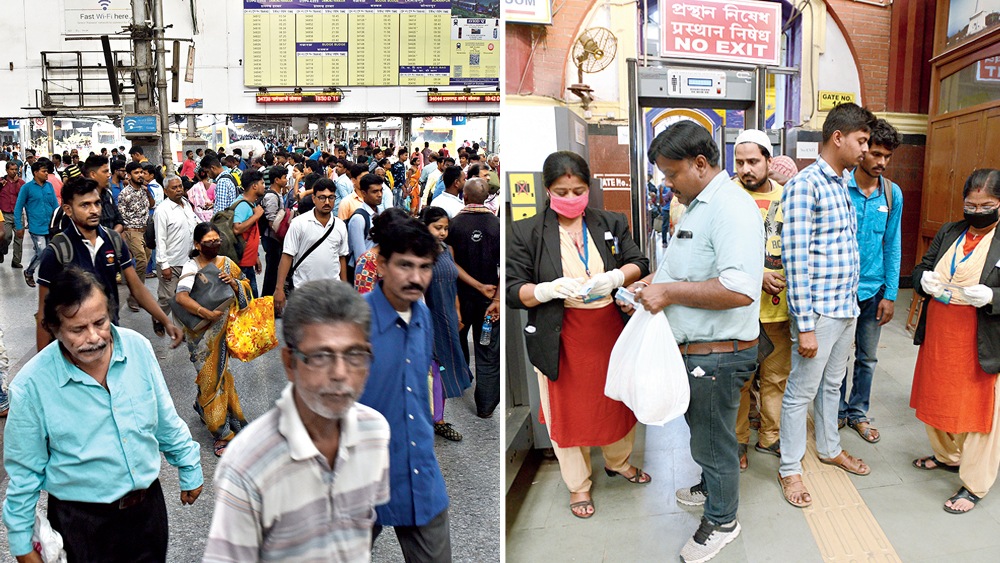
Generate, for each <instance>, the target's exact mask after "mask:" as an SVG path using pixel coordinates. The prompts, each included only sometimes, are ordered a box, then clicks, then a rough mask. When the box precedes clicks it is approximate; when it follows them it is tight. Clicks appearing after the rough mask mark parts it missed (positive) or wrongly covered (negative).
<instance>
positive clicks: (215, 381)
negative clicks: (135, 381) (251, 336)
mask: <svg viewBox="0 0 1000 563" xmlns="http://www.w3.org/2000/svg"><path fill="white" fill-rule="evenodd" d="M221 243H222V240H221V239H220V238H219V230H218V229H217V228H216V227H215V225H213V224H211V223H200V224H198V226H196V227H195V229H194V248H195V249H194V251H193V252H192V254H193V255H194V256H193V257H192V258H191V259H190V260H188V262H187V264H185V265H184V268H183V270H182V271H181V276H180V279H179V281H178V282H177V303H178V304H179V305H181V306H182V307H184V309H185V310H187V311H188V312H189V313H191V314H193V315H197V316H199V317H201V318H203V319H205V320H207V321H210V323H209V324H208V326H207V327H205V328H202V329H200V330H198V331H193V330H191V329H190V328H188V327H185V328H184V335H185V340H187V344H188V350H189V351H190V352H191V362H192V363H193V364H194V365H195V368H197V370H198V377H197V378H196V379H195V384H196V385H197V386H198V398H197V400H196V401H195V403H194V410H195V411H196V412H197V413H198V415H199V416H201V420H202V422H204V423H205V425H206V426H207V427H208V431H209V432H211V433H212V437H213V438H215V445H214V452H215V455H216V456H221V455H222V452H223V451H225V449H226V445H228V444H229V440H232V439H233V437H234V436H235V435H236V433H237V432H239V431H240V430H242V429H243V428H245V427H246V425H247V421H246V419H245V418H244V417H243V409H242V408H241V407H240V398H239V397H238V396H237V395H236V385H235V382H234V380H233V376H232V374H231V373H229V348H228V346H227V345H226V329H227V328H228V325H229V313H230V311H235V310H239V309H245V308H246V307H247V305H249V304H250V301H251V295H250V284H249V282H248V281H247V280H246V278H245V277H244V276H243V273H242V272H241V271H240V267H239V265H238V264H236V263H235V262H233V261H232V260H230V259H229V258H227V257H225V256H219V247H220V245H221ZM212 264H214V265H215V267H216V268H218V269H219V270H220V272H219V274H218V276H219V279H220V280H222V282H223V283H225V284H227V285H229V286H230V287H231V288H232V289H233V294H234V297H235V301H234V302H233V303H232V305H231V306H230V308H229V309H226V310H213V309H208V308H206V307H204V306H203V305H201V304H199V303H198V302H196V301H195V300H194V299H193V298H192V297H191V295H190V292H191V289H192V288H193V287H194V283H195V278H196V275H197V274H198V272H200V271H201V270H202V269H203V268H205V267H206V266H209V265H212Z"/></svg>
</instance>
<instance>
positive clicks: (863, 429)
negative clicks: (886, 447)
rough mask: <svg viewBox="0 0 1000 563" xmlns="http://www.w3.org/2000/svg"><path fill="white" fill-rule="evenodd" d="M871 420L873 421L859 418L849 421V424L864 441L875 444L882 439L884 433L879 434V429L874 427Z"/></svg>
mask: <svg viewBox="0 0 1000 563" xmlns="http://www.w3.org/2000/svg"><path fill="white" fill-rule="evenodd" d="M869 422H871V421H869V420H858V421H856V422H849V423H847V425H848V426H850V427H851V428H853V429H854V431H855V432H857V433H858V435H859V436H861V438H862V439H863V440H864V441H866V442H868V443H869V444H874V443H876V442H878V441H879V440H881V439H882V435H881V434H879V431H878V430H877V429H875V428H874V427H872V425H871V424H868V423H869ZM873 436H874V437H873Z"/></svg>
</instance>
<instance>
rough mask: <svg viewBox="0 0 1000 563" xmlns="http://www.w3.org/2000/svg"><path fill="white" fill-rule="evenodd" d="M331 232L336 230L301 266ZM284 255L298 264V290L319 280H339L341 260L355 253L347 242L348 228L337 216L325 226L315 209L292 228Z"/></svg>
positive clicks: (289, 227)
mask: <svg viewBox="0 0 1000 563" xmlns="http://www.w3.org/2000/svg"><path fill="white" fill-rule="evenodd" d="M331 223H332V225H331ZM327 229H333V232H332V233H330V236H328V237H326V240H324V241H323V244H321V245H320V246H319V248H317V249H316V250H313V251H312V253H310V254H309V256H307V257H306V259H305V261H304V262H302V263H301V264H300V263H299V261H300V260H301V258H302V255H303V254H305V252H306V251H307V250H309V248H310V247H312V245H313V244H315V243H316V241H318V240H319V238H320V237H321V236H323V233H325V232H326V231H327ZM281 252H282V254H288V255H289V256H291V257H292V264H293V265H295V273H294V274H293V275H292V283H293V284H294V285H295V287H302V284H305V283H306V282H311V281H315V280H327V279H329V280H339V279H340V257H341V256H347V255H348V254H350V253H351V249H350V246H348V243H347V225H346V224H345V223H344V222H343V221H341V220H339V219H337V218H336V217H334V216H333V215H330V218H329V219H328V220H327V222H326V225H324V224H323V223H320V222H319V219H317V218H316V210H315V209H313V210H312V211H310V212H309V213H303V214H302V215H299V216H298V217H296V218H294V219H292V222H291V224H289V225H288V232H287V233H285V240H284V242H283V243H282V248H281Z"/></svg>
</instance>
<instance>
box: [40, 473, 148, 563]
mask: <svg viewBox="0 0 1000 563" xmlns="http://www.w3.org/2000/svg"><path fill="white" fill-rule="evenodd" d="M49 523H51V524H52V529H54V530H55V531H57V532H59V533H60V534H61V535H62V537H63V547H64V548H65V549H66V556H67V561H68V563H166V560H167V505H166V503H165V502H164V500H163V489H162V488H160V480H159V479H157V480H155V481H153V484H152V485H150V486H149V489H148V491H147V492H146V497H145V499H143V501H142V502H140V503H139V504H136V505H135V506H131V507H129V508H125V509H119V508H118V507H117V505H107V504H94V503H89V502H76V501H67V500H59V499H57V498H56V497H54V496H52V495H49Z"/></svg>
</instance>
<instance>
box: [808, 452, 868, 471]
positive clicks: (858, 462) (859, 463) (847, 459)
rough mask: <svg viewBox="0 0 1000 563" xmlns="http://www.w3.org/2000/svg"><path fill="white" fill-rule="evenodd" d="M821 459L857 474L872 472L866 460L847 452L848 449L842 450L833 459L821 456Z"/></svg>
mask: <svg viewBox="0 0 1000 563" xmlns="http://www.w3.org/2000/svg"><path fill="white" fill-rule="evenodd" d="M819 460H820V461H822V462H823V463H825V464H827V465H833V466H836V467H839V468H841V469H843V470H844V471H846V472H848V473H853V474H855V475H861V476H864V475H868V474H869V473H871V472H872V468H871V467H868V466H867V465H865V462H864V460H862V459H859V458H856V457H854V456H852V455H851V454H849V453H847V450H841V451H840V454H839V455H838V456H837V457H835V458H833V459H823V458H819Z"/></svg>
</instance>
